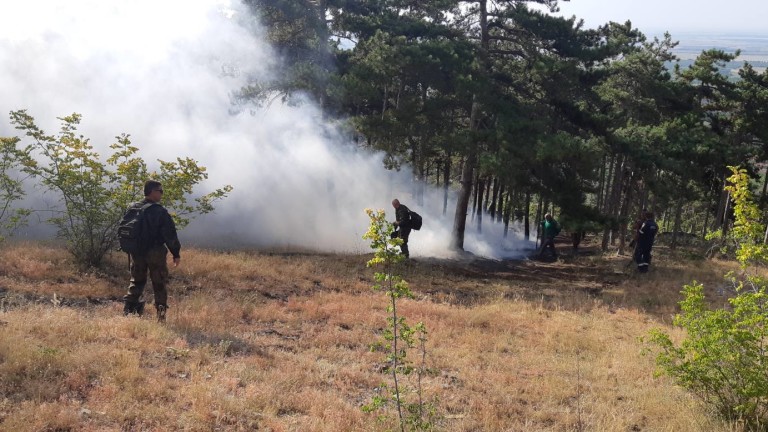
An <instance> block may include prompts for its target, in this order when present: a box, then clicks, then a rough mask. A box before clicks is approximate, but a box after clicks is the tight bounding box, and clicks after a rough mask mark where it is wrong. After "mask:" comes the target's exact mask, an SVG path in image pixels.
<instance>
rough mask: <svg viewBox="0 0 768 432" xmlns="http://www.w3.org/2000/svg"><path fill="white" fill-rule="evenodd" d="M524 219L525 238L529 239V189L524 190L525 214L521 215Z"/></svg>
mask: <svg viewBox="0 0 768 432" xmlns="http://www.w3.org/2000/svg"><path fill="white" fill-rule="evenodd" d="M523 218H524V219H525V220H524V221H523V223H524V224H525V239H526V240H530V239H531V191H525V215H524V216H523Z"/></svg>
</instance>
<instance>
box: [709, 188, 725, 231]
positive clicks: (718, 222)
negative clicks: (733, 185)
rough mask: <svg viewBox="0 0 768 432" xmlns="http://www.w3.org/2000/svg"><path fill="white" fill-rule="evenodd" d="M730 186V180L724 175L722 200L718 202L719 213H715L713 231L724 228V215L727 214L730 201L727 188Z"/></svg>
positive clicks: (721, 192)
mask: <svg viewBox="0 0 768 432" xmlns="http://www.w3.org/2000/svg"><path fill="white" fill-rule="evenodd" d="M727 185H728V180H727V177H726V176H725V175H723V187H722V188H721V189H720V199H719V200H718V202H717V212H715V220H714V221H712V222H713V226H712V229H713V230H718V229H722V228H723V221H724V219H725V217H724V214H725V212H726V207H727V205H728V204H727V202H728V200H729V196H728V191H726V190H725V187H726V186H727Z"/></svg>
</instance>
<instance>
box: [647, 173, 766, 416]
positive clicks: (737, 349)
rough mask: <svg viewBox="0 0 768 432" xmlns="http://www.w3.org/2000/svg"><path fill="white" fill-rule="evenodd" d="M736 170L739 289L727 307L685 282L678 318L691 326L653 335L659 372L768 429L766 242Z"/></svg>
mask: <svg viewBox="0 0 768 432" xmlns="http://www.w3.org/2000/svg"><path fill="white" fill-rule="evenodd" d="M731 169H732V170H733V175H732V176H731V177H730V178H729V181H730V185H729V186H728V190H729V192H730V193H731V196H732V197H733V200H734V213H735V216H736V222H735V225H734V229H733V230H732V232H731V237H732V238H733V239H734V240H735V241H736V243H737V244H738V249H737V251H736V257H737V258H738V260H739V262H740V264H741V272H740V273H739V274H738V275H737V274H733V273H729V274H728V275H726V277H727V279H728V280H729V281H730V282H731V283H732V284H733V286H734V288H735V292H736V294H735V296H733V297H732V298H729V299H728V303H729V306H730V307H728V308H723V309H715V310H711V309H709V308H708V306H707V303H706V299H705V296H704V287H703V286H702V285H701V284H698V283H696V282H695V281H694V282H693V283H691V284H690V285H686V286H685V287H684V289H683V291H682V293H683V295H684V299H683V300H682V301H681V302H680V308H681V312H680V313H679V314H678V315H676V316H675V319H674V324H675V325H677V326H680V327H682V328H683V329H685V330H686V332H687V335H686V337H685V339H684V340H683V341H682V342H680V344H679V345H677V344H675V343H674V342H673V341H672V339H671V337H670V336H669V335H668V334H667V333H665V332H664V331H662V330H661V329H654V330H652V331H651V333H650V337H649V339H648V342H649V343H650V344H651V345H653V346H654V347H655V348H656V349H657V356H656V364H657V366H658V371H657V373H659V374H667V375H669V376H670V377H672V378H673V379H675V381H676V382H677V383H678V384H679V385H681V386H683V387H685V388H687V389H688V390H690V391H692V392H693V393H694V394H696V395H697V396H699V397H700V398H701V399H702V400H703V401H705V402H706V403H708V404H710V405H711V406H712V407H713V408H714V409H715V410H716V411H717V412H718V413H719V414H720V415H721V416H723V417H725V418H726V419H729V420H737V421H739V422H742V423H743V424H744V425H746V426H747V427H748V428H749V429H751V430H768V351H766V350H767V349H768V290H767V288H766V287H767V286H768V280H766V279H765V278H763V277H760V276H758V275H757V274H756V273H755V266H756V265H760V264H765V263H768V246H767V245H766V244H765V243H763V238H762V235H763V233H764V225H763V224H762V223H761V222H760V211H759V209H758V208H757V206H756V205H755V203H754V201H753V199H752V195H751V192H750V190H749V178H748V176H747V174H746V171H745V170H740V169H736V168H733V167H732V168H731Z"/></svg>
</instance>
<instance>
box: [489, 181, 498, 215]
mask: <svg viewBox="0 0 768 432" xmlns="http://www.w3.org/2000/svg"><path fill="white" fill-rule="evenodd" d="M498 199H499V178H498V177H496V178H494V179H493V192H491V205H490V207H489V211H490V213H491V221H494V220H496V201H497V200H498Z"/></svg>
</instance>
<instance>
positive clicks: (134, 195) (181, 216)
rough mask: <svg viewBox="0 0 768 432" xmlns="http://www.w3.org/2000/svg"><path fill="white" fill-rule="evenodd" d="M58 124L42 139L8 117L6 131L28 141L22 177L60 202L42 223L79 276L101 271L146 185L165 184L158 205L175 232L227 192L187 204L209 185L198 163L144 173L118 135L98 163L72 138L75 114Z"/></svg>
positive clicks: (23, 117) (22, 117) (25, 118)
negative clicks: (195, 192)
mask: <svg viewBox="0 0 768 432" xmlns="http://www.w3.org/2000/svg"><path fill="white" fill-rule="evenodd" d="M59 120H61V128H60V130H59V133H58V134H57V135H46V134H45V132H43V130H41V129H40V128H39V127H38V126H37V125H36V124H35V119H34V118H33V117H32V116H30V115H29V114H27V112H26V111H25V110H19V111H12V112H11V123H12V124H13V125H14V126H15V127H16V129H19V130H21V131H24V132H25V135H26V136H27V137H29V138H31V141H32V143H31V144H28V145H27V146H26V147H24V148H23V149H22V150H21V151H22V156H21V158H22V167H23V168H22V169H23V171H24V172H26V173H27V174H29V175H31V176H32V177H33V178H36V179H38V180H39V181H40V182H41V183H42V186H43V187H44V188H45V189H46V190H47V191H49V192H52V193H54V194H55V196H56V198H57V199H58V201H59V204H60V205H59V206H56V207H54V208H52V209H50V210H49V211H50V212H51V213H52V216H51V217H50V218H49V219H48V220H49V221H50V222H51V223H52V224H53V225H54V226H56V228H57V229H58V235H59V237H60V238H62V239H64V240H65V241H66V243H67V246H68V250H69V252H70V253H71V254H72V256H73V257H74V258H75V261H76V262H77V264H78V265H79V266H80V267H81V268H88V267H98V266H100V265H101V263H102V260H103V258H104V256H105V255H106V254H107V253H108V252H109V251H111V250H114V249H115V246H116V241H117V227H118V224H119V223H120V219H121V217H122V215H123V212H124V211H125V210H126V208H127V207H128V206H129V205H130V204H131V203H132V202H135V201H138V200H140V199H142V198H143V185H144V182H145V181H146V180H147V179H149V178H153V179H156V180H158V181H160V182H162V183H163V190H164V191H165V193H164V194H163V205H164V206H166V207H167V208H168V209H169V211H170V212H171V215H172V216H173V217H174V220H175V221H176V223H177V225H178V226H180V227H183V226H185V225H186V224H187V223H189V219H190V217H192V216H193V215H196V214H203V213H208V212H211V211H213V209H214V207H213V203H214V202H215V201H217V200H220V199H222V198H224V197H226V196H227V194H228V193H229V192H230V191H231V190H232V187H231V186H224V187H222V188H220V189H216V190H215V191H213V192H211V193H209V194H206V195H203V196H201V197H198V198H196V199H195V200H194V202H192V203H190V202H189V199H188V196H189V195H190V194H192V192H193V189H194V187H195V186H196V185H198V184H199V183H200V182H202V181H203V180H205V179H207V178H208V174H207V173H206V169H205V167H203V166H201V165H199V164H198V163H197V162H196V161H194V160H192V159H189V158H178V159H177V160H176V161H175V162H165V161H159V163H160V169H159V171H155V172H149V171H148V169H147V164H146V162H144V160H143V159H141V158H140V157H138V156H137V154H138V151H139V149H138V148H137V147H135V146H133V145H131V140H130V136H129V135H126V134H122V135H120V136H118V137H116V138H117V142H116V143H114V144H112V145H111V146H110V148H111V149H112V154H111V155H110V156H109V157H108V158H107V159H106V161H105V162H102V160H101V158H100V156H99V154H98V153H96V152H95V151H94V149H93V146H91V144H90V141H89V140H88V139H87V138H85V137H84V136H82V135H77V125H78V124H79V123H80V120H81V116H80V115H79V114H72V115H70V116H66V117H61V118H59Z"/></svg>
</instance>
